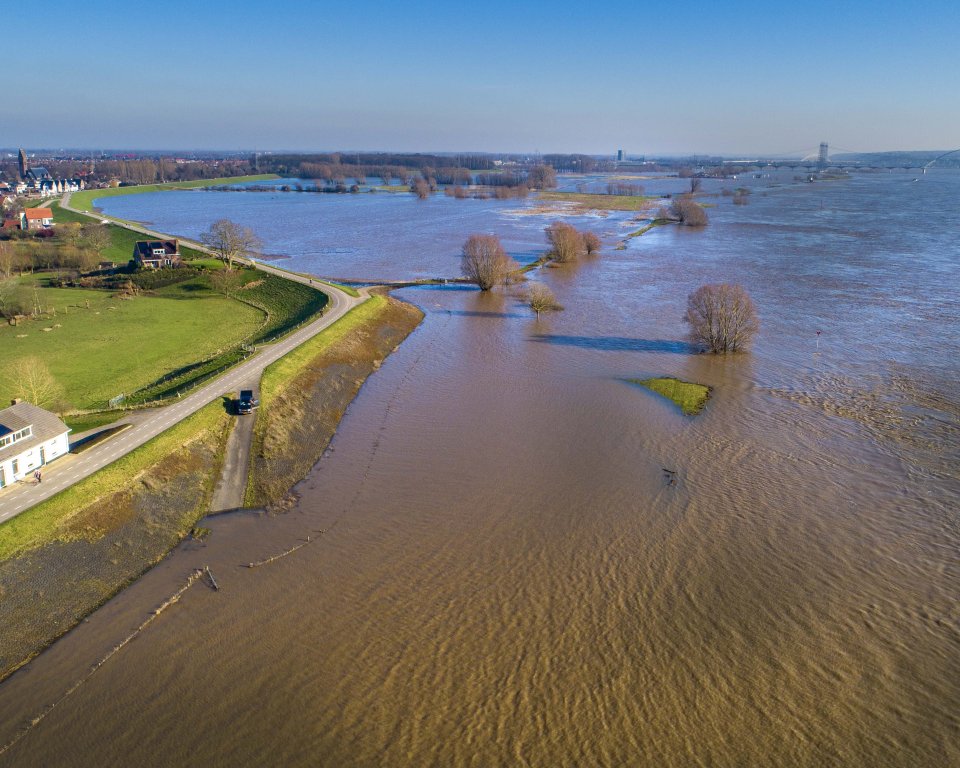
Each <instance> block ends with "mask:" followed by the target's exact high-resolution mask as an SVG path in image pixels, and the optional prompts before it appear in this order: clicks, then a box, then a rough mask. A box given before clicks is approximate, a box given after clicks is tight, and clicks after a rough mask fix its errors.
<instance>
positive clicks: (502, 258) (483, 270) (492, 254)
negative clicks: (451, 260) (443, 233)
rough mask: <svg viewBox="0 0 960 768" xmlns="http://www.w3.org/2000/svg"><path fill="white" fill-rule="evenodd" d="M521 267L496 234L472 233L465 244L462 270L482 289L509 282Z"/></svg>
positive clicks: (485, 289) (464, 274) (461, 264)
mask: <svg viewBox="0 0 960 768" xmlns="http://www.w3.org/2000/svg"><path fill="white" fill-rule="evenodd" d="M519 268H520V267H519V265H518V264H517V262H516V261H514V260H513V259H512V258H510V256H509V255H507V252H506V251H505V250H504V249H503V246H502V245H501V244H500V238H498V237H496V236H495V235H470V237H468V238H467V242H466V243H464V244H463V257H462V259H461V261H460V271H461V272H462V273H463V276H464V277H466V278H469V279H470V280H472V281H473V282H475V283H476V284H477V285H478V286H479V287H480V290H481V291H489V290H490V289H491V288H493V287H494V286H495V285H502V284H503V283H505V282H507V280H508V279H509V277H510V275H511V273H513V272H516V271H517V270H518V269H519Z"/></svg>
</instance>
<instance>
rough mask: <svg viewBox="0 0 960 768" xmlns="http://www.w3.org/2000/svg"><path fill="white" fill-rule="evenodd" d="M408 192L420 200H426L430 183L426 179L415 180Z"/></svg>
mask: <svg viewBox="0 0 960 768" xmlns="http://www.w3.org/2000/svg"><path fill="white" fill-rule="evenodd" d="M410 191H411V192H413V194H415V195H416V196H417V197H418V198H420V199H421V200H426V199H427V198H428V197H430V183H429V182H428V181H427V180H426V179H423V178H416V179H414V180H413V183H412V184H411V185H410Z"/></svg>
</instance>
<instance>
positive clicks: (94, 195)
mask: <svg viewBox="0 0 960 768" xmlns="http://www.w3.org/2000/svg"><path fill="white" fill-rule="evenodd" d="M276 178H279V177H278V176H277V175H276V174H273V173H264V174H260V175H259V176H227V177H225V178H220V179H198V180H196V181H172V182H169V183H168V184H142V185H140V186H137V187H111V188H110V189H85V190H83V191H81V192H74V193H73V194H72V195H71V196H70V207H71V208H76V209H77V210H80V211H91V212H93V211H94V206H93V201H94V200H96V199H98V198H101V197H116V196H117V195H137V194H140V193H141V192H162V191H164V190H167V189H198V188H200V187H214V186H218V185H220V184H244V183H246V182H249V181H266V180H268V179H276Z"/></svg>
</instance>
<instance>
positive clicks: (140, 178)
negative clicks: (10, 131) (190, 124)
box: [0, 157, 254, 185]
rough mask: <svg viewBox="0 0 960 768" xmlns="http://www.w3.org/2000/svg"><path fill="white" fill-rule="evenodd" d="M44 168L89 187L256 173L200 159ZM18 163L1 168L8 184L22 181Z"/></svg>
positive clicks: (241, 165)
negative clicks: (114, 181)
mask: <svg viewBox="0 0 960 768" xmlns="http://www.w3.org/2000/svg"><path fill="white" fill-rule="evenodd" d="M41 162H42V164H43V165H44V167H45V168H46V169H47V170H48V171H50V173H51V174H52V175H53V176H54V177H55V178H65V179H66V178H73V177H75V176H81V177H83V178H85V179H86V180H87V183H88V185H89V184H94V183H98V182H99V183H104V184H105V183H107V182H109V181H110V180H112V179H119V180H120V182H121V183H124V184H153V183H156V182H163V181H196V180H198V179H213V178H217V177H220V176H242V175H245V174H248V173H253V172H254V170H253V168H252V167H251V166H250V164H249V163H248V162H247V161H246V160H245V159H244V160H213V159H207V160H196V161H189V162H177V161H176V160H175V159H174V158H169V157H152V158H150V157H140V158H129V159H127V158H124V159H109V160H104V159H95V160H74V159H63V160H61V159H57V158H44V159H42V161H37V162H35V163H34V164H35V165H40V164H41ZM19 176H20V174H19V170H18V167H17V163H16V161H11V160H8V161H6V162H4V163H3V164H2V165H0V177H2V178H4V179H5V180H6V181H11V182H13V181H16V180H17V179H18V178H19Z"/></svg>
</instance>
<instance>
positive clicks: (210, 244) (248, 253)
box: [200, 219, 263, 269]
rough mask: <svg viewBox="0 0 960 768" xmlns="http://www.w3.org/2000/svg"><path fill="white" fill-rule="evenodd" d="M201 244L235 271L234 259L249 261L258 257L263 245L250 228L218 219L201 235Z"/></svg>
mask: <svg viewBox="0 0 960 768" xmlns="http://www.w3.org/2000/svg"><path fill="white" fill-rule="evenodd" d="M200 242H202V243H203V244H204V245H205V246H207V248H209V249H210V250H211V251H213V252H214V253H215V254H216V255H217V256H218V257H219V258H221V259H223V260H224V261H225V262H227V266H228V267H229V268H230V269H233V262H234V259H249V258H252V257H254V256H256V255H257V254H258V253H259V252H260V249H261V248H263V243H262V242H261V241H260V238H259V237H257V236H256V234H255V233H254V231H253V230H252V229H250V228H249V227H243V226H240V225H239V224H236V223H234V222H232V221H230V219H218V220H217V221H215V222H213V224H211V225H210V229H209V230H207V231H206V232H204V233H203V234H202V235H200Z"/></svg>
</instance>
